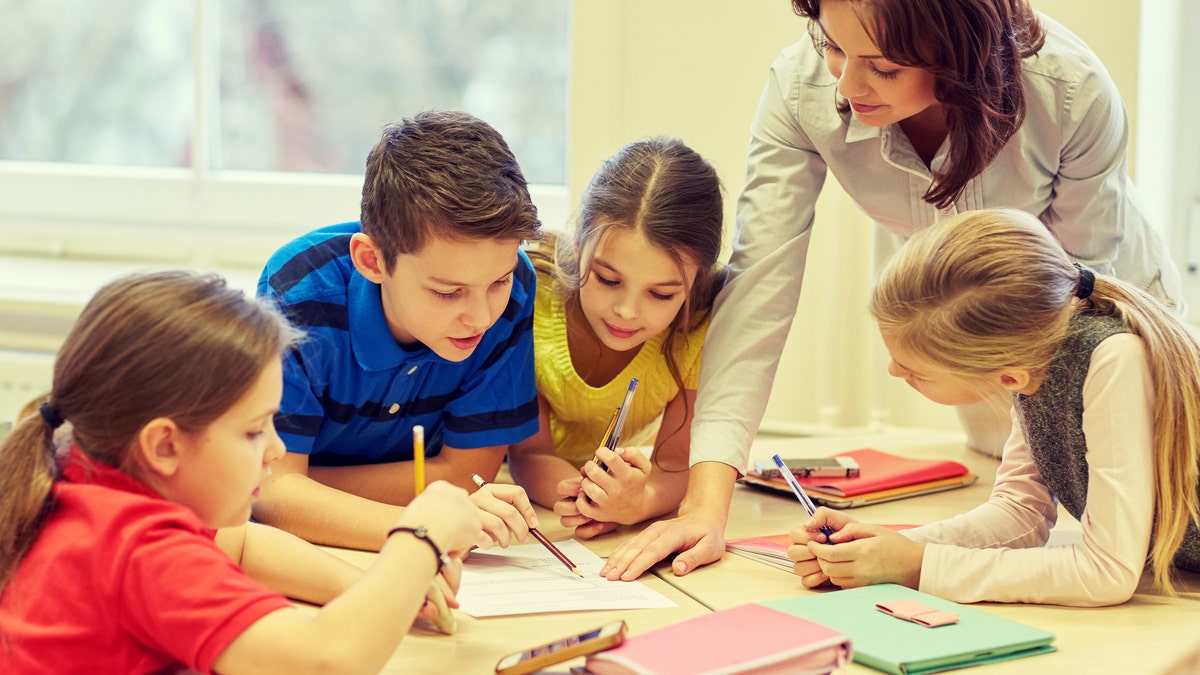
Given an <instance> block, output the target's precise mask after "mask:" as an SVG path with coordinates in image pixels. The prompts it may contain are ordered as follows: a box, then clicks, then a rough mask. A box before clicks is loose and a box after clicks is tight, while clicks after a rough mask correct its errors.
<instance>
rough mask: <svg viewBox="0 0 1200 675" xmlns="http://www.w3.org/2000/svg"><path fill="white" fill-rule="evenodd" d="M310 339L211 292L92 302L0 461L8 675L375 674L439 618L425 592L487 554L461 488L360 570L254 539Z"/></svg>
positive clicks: (436, 487)
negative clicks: (301, 353) (285, 405)
mask: <svg viewBox="0 0 1200 675" xmlns="http://www.w3.org/2000/svg"><path fill="white" fill-rule="evenodd" d="M298 338H299V335H298V334H297V332H296V331H295V330H294V329H292V328H291V327H290V326H288V324H287V322H286V320H284V319H283V318H282V317H281V316H280V314H279V313H278V312H276V311H275V310H273V309H272V308H270V307H269V306H267V305H266V304H263V303H262V302H261V301H258V300H254V299H249V298H246V297H245V296H244V295H243V294H242V293H241V292H240V291H237V290H234V289H231V288H228V287H227V286H226V284H225V282H224V281H223V280H222V279H220V278H219V277H216V276H213V275H200V274H195V273H190V272H159V273H149V274H139V275H133V276H130V277H126V278H123V279H119V280H117V281H115V282H113V283H110V284H109V285H107V286H105V287H104V288H102V289H101V290H100V291H99V292H98V293H97V294H96V296H95V297H94V298H93V299H92V300H91V302H89V303H88V305H87V307H85V308H84V310H83V313H82V315H81V316H80V318H79V320H78V322H77V323H76V324H75V327H74V329H73V330H72V331H71V334H70V335H69V336H68V337H67V340H66V342H65V343H64V344H63V346H62V348H61V350H60V352H59V354H58V358H57V360H56V362H55V368H54V380H53V385H52V389H51V392H50V394H49V396H48V397H47V400H46V401H45V402H44V403H43V404H42V405H41V407H40V408H39V409H38V411H37V414H33V415H31V416H28V417H26V418H25V419H23V420H21V421H20V422H18V423H17V425H16V427H15V428H14V429H13V431H12V433H11V435H10V436H9V437H8V438H7V439H6V440H5V441H4V443H3V445H0V523H3V525H2V526H0V671H3V672H6V673H25V672H74V671H84V670H86V671H88V672H123V673H149V672H160V671H170V670H175V669H179V668H183V667H186V668H192V669H195V670H199V671H202V672H209V671H213V670H217V671H220V672H222V673H237V672H255V673H262V672H275V671H281V672H282V671H291V672H297V671H309V670H316V669H317V666H324V667H323V668H322V669H323V670H324V669H327V668H328V667H329V666H333V667H334V668H335V669H346V670H358V671H377V670H379V669H380V668H382V666H383V665H384V663H385V662H386V661H387V659H388V658H389V657H390V656H391V654H392V652H393V651H394V650H395V648H396V646H397V644H398V643H399V642H400V639H401V638H402V637H403V636H404V633H405V629H406V627H408V626H410V625H411V624H412V623H413V621H414V619H415V618H416V617H417V615H418V613H419V612H420V613H424V614H428V612H429V608H426V609H424V610H423V609H422V608H423V605H424V599H425V594H426V590H427V589H428V588H429V585H430V583H431V580H433V579H434V577H435V576H436V575H438V573H439V572H444V573H445V574H444V576H443V581H442V582H440V583H441V584H442V585H443V586H444V587H445V588H446V589H447V590H451V589H452V587H453V586H456V585H457V581H458V578H459V574H460V573H461V556H462V554H463V553H464V552H465V551H466V550H468V549H469V548H470V547H471V546H472V545H475V544H481V545H486V544H487V542H484V541H482V539H483V538H486V537H484V535H483V534H482V529H481V524H480V518H479V515H478V509H477V508H475V506H474V505H473V504H472V503H471V502H470V501H469V500H468V499H467V495H466V492H464V491H463V490H461V489H459V488H456V487H453V486H451V485H449V484H448V483H444V482H442V483H434V484H432V485H430V486H429V487H428V489H426V491H425V492H424V493H423V494H422V495H421V496H420V497H418V498H417V499H416V500H414V501H413V502H412V504H411V505H410V506H409V507H408V508H407V509H406V510H405V512H404V515H403V516H401V518H400V519H399V521H398V522H396V523H394V524H392V525H394V527H393V529H392V530H391V532H390V533H389V535H390V536H389V537H388V540H387V543H386V544H385V545H384V547H383V548H382V550H381V551H380V554H379V557H378V559H377V560H376V562H375V564H374V565H373V566H372V567H371V568H370V569H369V570H367V571H366V573H362V572H361V571H360V570H358V569H357V568H355V567H353V566H351V565H349V564H348V563H344V562H342V561H341V560H339V559H337V558H335V557H333V556H332V555H330V554H328V553H326V552H324V551H321V550H320V549H318V548H316V547H314V546H312V545H311V544H308V543H307V542H305V541H303V540H301V539H299V538H296V537H293V536H292V535H289V534H286V533H284V532H282V531H280V530H274V529H271V528H267V527H264V526H259V525H257V524H253V523H251V524H247V521H248V520H249V517H250V507H251V504H252V503H253V501H254V499H255V497H256V496H257V494H258V486H259V484H260V483H261V481H262V480H263V478H264V477H265V476H267V475H268V474H269V472H270V464H271V462H273V461H274V460H276V459H278V458H279V457H280V456H282V455H283V452H284V447H283V444H282V443H281V442H280V440H279V437H278V436H277V435H276V434H275V429H274V421H273V420H274V415H275V412H276V411H277V409H278V406H279V400H280V396H281V392H282V376H281V359H280V356H281V354H282V352H283V351H284V350H285V349H287V348H288V347H289V346H290V345H291V344H293V343H294V341H295V340H296V339H298ZM388 525H389V524H387V523H384V524H382V525H381V527H387V526H388ZM217 528H227V529H222V530H221V532H220V533H217V532H216V531H215V530H216V529H217ZM239 563H240V564H239ZM444 565H445V566H446V568H445V570H443V566H444ZM445 579H449V580H450V583H447V582H446V581H445ZM260 581H262V582H266V583H270V584H271V586H273V587H274V588H275V589H277V590H271V589H268V588H267V587H266V586H264V585H262V583H260ZM281 592H282V593H286V594H287V595H290V596H292V597H294V598H297V599H300V600H305V601H308V602H312V603H316V604H321V603H328V604H325V605H324V607H322V608H321V609H319V610H318V611H316V612H311V611H305V610H301V609H298V608H296V607H294V606H293V605H292V604H291V603H290V602H289V601H288V600H287V598H286V597H285V595H283V594H281ZM451 602H452V603H453V597H452V596H451Z"/></svg>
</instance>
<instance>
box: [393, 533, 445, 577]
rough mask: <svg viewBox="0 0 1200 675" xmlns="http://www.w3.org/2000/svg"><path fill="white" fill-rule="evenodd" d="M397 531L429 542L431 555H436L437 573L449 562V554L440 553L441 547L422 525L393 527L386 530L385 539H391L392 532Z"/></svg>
mask: <svg viewBox="0 0 1200 675" xmlns="http://www.w3.org/2000/svg"><path fill="white" fill-rule="evenodd" d="M397 532H407V533H409V534H411V535H412V536H414V537H416V538H417V539H419V540H421V541H423V542H425V543H426V544H429V548H431V549H433V555H434V556H436V557H437V572H436V573H437V574H441V573H442V568H443V567H445V566H446V565H448V564H449V563H450V556H448V555H446V554H445V553H442V549H440V548H438V545H437V544H435V543H433V539H432V538H430V536H429V530H428V529H427V528H426V527H425V526H424V525H418V526H416V527H393V528H392V529H390V530H388V532H387V537H386V538H387V539H391V538H392V535H393V534H396V533H397Z"/></svg>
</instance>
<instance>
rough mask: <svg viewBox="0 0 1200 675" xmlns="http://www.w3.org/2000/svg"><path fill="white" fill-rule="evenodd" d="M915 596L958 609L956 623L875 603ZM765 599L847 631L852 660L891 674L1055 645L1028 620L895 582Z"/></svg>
mask: <svg viewBox="0 0 1200 675" xmlns="http://www.w3.org/2000/svg"><path fill="white" fill-rule="evenodd" d="M910 599H911V600H916V601H918V602H921V603H923V604H925V605H928V606H929V607H932V608H934V609H938V610H942V611H947V612H956V613H957V614H958V616H959V620H958V622H957V623H954V624H950V625H946V626H938V627H936V628H928V627H925V626H921V625H918V624H916V623H913V622H911V621H904V620H902V619H898V618H896V617H894V616H891V615H889V614H885V613H884V612H881V611H879V610H878V609H876V608H875V605H876V603H879V602H890V601H894V600H910ZM763 604H764V605H766V606H768V607H771V608H774V609H777V610H780V611H784V612H788V613H789V614H795V615H796V616H801V617H805V618H808V619H811V620H813V621H820V622H821V623H822V624H824V625H827V626H829V627H830V628H833V629H835V630H838V631H840V632H842V633H845V634H846V635H848V636H850V639H851V640H852V641H853V642H854V660H855V661H857V662H858V663H861V664H862V665H864V666H869V667H871V668H876V669H878V670H882V671H884V672H888V673H894V674H895V675H924V674H926V673H937V672H942V671H946V670H953V669H955V668H965V667H967V666H974V665H980V664H984V663H993V662H996V661H1004V660H1008V659H1015V658H1021V657H1025V656H1033V655H1036V654H1045V653H1048V652H1052V651H1054V649H1055V648H1054V646H1053V645H1052V644H1050V643H1051V642H1052V641H1053V640H1054V635H1053V634H1052V633H1049V632H1047V631H1044V630H1041V629H1039V628H1034V627H1032V626H1027V625H1025V624H1022V623H1018V622H1016V621H1010V620H1008V619H1005V618H1003V617H999V616H996V615H995V614H989V613H988V612H985V611H983V610H980V609H975V608H973V607H969V606H967V605H960V604H958V603H956V602H951V601H949V600H943V599H941V598H937V597H934V596H932V595H929V594H927V593H921V592H920V591H915V590H913V589H911V588H907V587H905V586H899V585H896V584H878V585H875V586H863V587H860V588H849V589H844V590H837V591H828V592H825V593H819V594H816V593H814V594H809V595H802V596H797V597H793V598H786V599H783V600H771V601H768V602H764V603H763Z"/></svg>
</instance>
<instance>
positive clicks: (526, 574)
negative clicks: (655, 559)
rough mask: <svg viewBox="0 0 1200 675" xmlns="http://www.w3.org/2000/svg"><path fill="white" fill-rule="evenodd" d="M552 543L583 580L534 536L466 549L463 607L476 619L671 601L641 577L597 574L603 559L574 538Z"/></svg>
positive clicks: (667, 604)
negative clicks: (529, 539)
mask: <svg viewBox="0 0 1200 675" xmlns="http://www.w3.org/2000/svg"><path fill="white" fill-rule="evenodd" d="M554 545H555V546H557V547H558V550H560V551H562V552H563V554H564V555H566V556H567V557H568V558H570V559H571V562H573V563H575V566H576V567H578V568H579V571H580V572H582V573H583V578H582V579H580V578H579V577H577V576H575V575H574V574H573V573H572V572H571V570H568V569H567V567H566V566H565V565H563V564H562V563H561V562H559V560H558V558H555V557H554V554H552V553H550V551H548V550H546V547H545V546H542V545H541V544H539V543H537V542H536V541H535V542H533V543H530V544H515V545H513V546H509V547H508V548H506V549H504V548H499V547H496V548H493V549H491V550H488V551H479V550H475V551H471V555H470V556H468V557H467V561H466V563H465V564H464V565H463V576H462V585H461V586H460V587H459V589H458V602H459V603H460V604H461V609H462V611H464V612H466V613H467V614H470V615H471V616H473V617H476V618H481V617H487V616H512V615H515V614H541V613H543V612H574V611H580V610H592V609H646V608H650V607H675V606H676V604H675V603H674V602H672V601H671V600H669V599H668V598H667V597H666V596H665V595H663V594H662V593H659V592H658V591H656V590H654V589H652V588H650V587H649V586H646V585H645V584H643V583H642V582H640V581H609V580H607V579H605V578H603V577H601V576H599V574H600V568H601V567H603V565H604V561H603V560H601V559H600V557H599V556H597V555H596V554H595V553H592V552H591V551H589V550H588V549H587V548H585V547H584V546H583V544H580V543H579V542H577V541H575V540H574V539H569V540H567V541H558V542H555V543H554Z"/></svg>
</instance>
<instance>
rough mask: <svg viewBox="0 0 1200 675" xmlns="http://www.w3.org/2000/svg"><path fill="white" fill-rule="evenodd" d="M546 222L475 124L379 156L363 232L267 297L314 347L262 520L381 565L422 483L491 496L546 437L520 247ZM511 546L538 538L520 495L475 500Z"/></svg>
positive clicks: (403, 139) (271, 288) (342, 238)
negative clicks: (527, 446) (479, 485)
mask: <svg viewBox="0 0 1200 675" xmlns="http://www.w3.org/2000/svg"><path fill="white" fill-rule="evenodd" d="M540 237H541V223H540V222H539V221H538V218H537V209H536V207H534V205H533V203H532V202H531V201H530V198H529V192H528V189H527V188H526V185H525V179H524V177H523V175H522V174H521V170H520V168H519V167H518V166H517V161H516V159H515V158H514V157H513V154H512V152H511V151H510V150H509V148H508V145H507V144H506V143H505V142H504V139H503V138H501V136H500V134H499V133H497V132H496V130H495V129H493V128H492V127H491V126H489V125H488V124H486V123H484V122H482V121H480V120H478V119H476V118H474V117H472V116H470V115H467V114H465V113H457V112H428V113H422V114H419V115H417V116H416V117H413V118H412V119H406V120H404V121H403V122H401V123H399V124H392V125H389V126H387V127H386V128H385V129H384V131H383V136H382V138H381V139H380V141H379V142H378V143H377V144H376V146H375V147H374V149H372V150H371V152H370V154H369V155H368V157H367V167H366V176H365V180H364V182H363V197H362V209H361V224H360V223H344V224H341V225H333V226H329V227H324V228H321V229H318V230H315V231H313V232H310V233H309V234H307V235H304V236H302V237H300V238H298V239H296V240H295V241H293V242H291V243H289V244H287V245H285V246H284V247H283V248H281V249H280V250H279V251H277V252H276V253H275V254H274V255H273V256H271V259H270V260H269V261H268V262H267V265H266V268H265V269H264V270H263V273H262V277H261V278H260V279H259V285H258V293H259V295H263V296H266V297H270V298H272V299H274V300H276V301H277V302H279V304H280V305H281V306H282V308H283V309H284V311H285V312H286V313H287V315H288V317H289V318H290V319H291V320H292V322H293V323H294V324H295V325H296V326H298V327H299V328H301V329H303V330H304V331H306V333H307V338H306V340H304V341H303V342H302V343H301V344H300V346H299V347H298V348H297V349H295V350H293V352H292V353H291V354H289V356H288V358H287V360H286V362H285V364H284V395H283V402H282V404H281V406H280V410H279V413H278V415H276V418H275V423H276V428H277V430H278V432H279V435H280V437H281V438H283V440H284V443H285V444H286V445H287V450H288V452H287V454H286V455H285V457H284V458H283V459H281V460H280V461H278V462H276V463H275V465H274V466H273V476H271V477H270V478H268V480H267V481H265V482H264V483H263V486H262V490H261V493H262V494H261V497H260V499H259V501H258V503H257V504H256V505H255V508H254V515H255V517H256V518H257V519H258V520H260V521H262V522H265V523H269V524H271V525H275V526H277V527H280V528H282V529H285V530H289V531H291V532H294V533H295V534H297V535H300V536H301V537H304V538H306V539H309V540H310V541H314V542H316V543H322V544H331V545H335V546H343V547H351V548H361V549H369V550H378V548H379V546H381V545H382V544H383V541H384V533H386V532H387V530H388V528H389V527H390V524H391V523H393V522H395V519H396V517H397V514H398V512H399V505H403V504H407V503H408V502H409V501H410V500H411V499H412V498H413V496H414V492H415V483H414V469H413V462H412V458H413V441H412V429H413V426H414V425H418V424H419V425H422V426H423V427H424V428H425V443H426V448H427V455H429V460H428V461H427V462H426V463H425V464H426V468H425V474H426V475H425V480H426V481H428V482H432V481H435V480H439V479H443V480H447V481H450V482H452V483H454V484H456V485H459V486H461V487H463V488H466V489H468V490H473V489H474V485H473V483H472V481H471V475H472V474H473V473H478V474H479V475H481V476H483V477H484V478H485V479H487V480H489V481H490V480H492V479H493V478H495V476H496V472H497V471H498V470H499V468H500V463H501V462H502V461H503V459H504V455H505V452H506V451H507V448H508V445H509V444H511V443H516V442H518V441H521V440H524V439H525V438H527V437H529V436H531V435H533V434H534V433H535V432H536V431H537V428H538V420H537V416H538V405H537V392H536V389H535V385H534V379H533V333H532V314H533V297H534V279H535V276H534V273H533V268H532V267H531V266H530V264H529V260H528V259H527V258H526V257H525V254H524V253H523V252H521V251H520V250H519V246H520V243H521V241H522V240H526V239H538V238H540ZM472 500H473V501H474V502H475V504H476V505H477V506H479V507H480V508H481V509H482V510H483V511H484V513H482V514H481V515H482V516H483V518H484V529H485V530H487V531H488V533H489V534H491V535H492V537H493V538H494V539H496V540H497V541H499V542H500V543H501V544H502V545H507V544H508V542H509V537H510V535H509V531H510V530H511V532H512V533H513V534H514V535H515V536H516V538H517V539H518V540H521V541H524V540H525V537H526V535H527V533H528V528H529V527H532V526H536V524H537V521H536V516H535V515H534V511H533V507H532V506H531V505H530V504H529V500H528V498H527V497H526V496H525V493H524V491H523V490H521V489H520V488H518V487H516V486H511V485H489V486H488V487H486V488H484V489H481V490H479V491H478V492H476V493H475V494H473V495H472Z"/></svg>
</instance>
